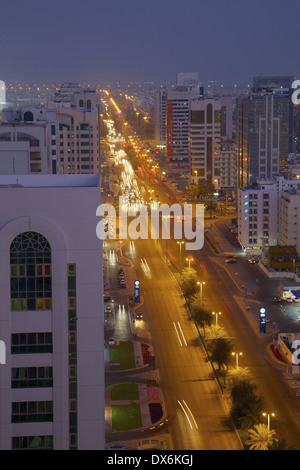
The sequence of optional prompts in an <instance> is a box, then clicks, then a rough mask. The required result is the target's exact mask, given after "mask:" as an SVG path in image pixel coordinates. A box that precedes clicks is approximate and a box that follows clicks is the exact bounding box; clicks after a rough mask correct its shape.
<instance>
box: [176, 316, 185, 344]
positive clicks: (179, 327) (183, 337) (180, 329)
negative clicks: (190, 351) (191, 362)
mask: <svg viewBox="0 0 300 470" xmlns="http://www.w3.org/2000/svg"><path fill="white" fill-rule="evenodd" d="M173 325H174V328H175V331H176V334H177V337H178V341H179V343H180V346H182V345H183V344H182V341H181V339H180V335H179V333H178V330H177V327H176V323H175V322H174V321H173ZM177 325H178V329H179V331H180V333H181V336H182V339H183V342H184V344H185V346H187V342H186V339H185V336H184V334H183V331H182V328H181V326H180V323H179V321H178V322H177Z"/></svg>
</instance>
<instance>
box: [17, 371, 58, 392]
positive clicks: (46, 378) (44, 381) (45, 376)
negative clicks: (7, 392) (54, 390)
mask: <svg viewBox="0 0 300 470" xmlns="http://www.w3.org/2000/svg"><path fill="white" fill-rule="evenodd" d="M33 387H53V379H52V367H50V366H49V367H47V366H46V367H13V368H12V370H11V388H33Z"/></svg>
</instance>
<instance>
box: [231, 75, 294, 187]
mask: <svg viewBox="0 0 300 470" xmlns="http://www.w3.org/2000/svg"><path fill="white" fill-rule="evenodd" d="M292 81H293V77H259V78H254V84H253V89H252V92H251V93H250V94H249V95H248V96H245V97H239V98H237V101H236V154H237V164H238V186H239V187H245V186H248V185H249V184H251V183H252V182H255V181H256V179H257V178H259V179H266V180H270V179H273V178H274V177H275V176H276V175H284V176H287V172H288V155H289V153H291V151H292V148H293V128H294V124H293V112H294V111H293V105H292V101H291V84H292Z"/></svg>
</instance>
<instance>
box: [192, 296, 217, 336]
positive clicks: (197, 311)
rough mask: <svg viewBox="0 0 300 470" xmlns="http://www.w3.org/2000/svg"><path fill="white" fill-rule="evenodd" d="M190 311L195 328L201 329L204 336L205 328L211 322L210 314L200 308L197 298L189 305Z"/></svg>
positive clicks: (199, 301)
mask: <svg viewBox="0 0 300 470" xmlns="http://www.w3.org/2000/svg"><path fill="white" fill-rule="evenodd" d="M190 311H191V315H192V319H193V320H194V322H195V324H196V326H197V327H199V328H203V332H204V336H205V326H210V324H211V322H212V314H211V312H210V311H209V310H206V309H205V308H203V307H202V305H201V300H200V299H199V298H198V297H193V300H192V302H191V304H190Z"/></svg>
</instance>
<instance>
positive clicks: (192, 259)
mask: <svg viewBox="0 0 300 470" xmlns="http://www.w3.org/2000/svg"><path fill="white" fill-rule="evenodd" d="M185 259H186V261H188V262H189V269H191V261H194V258H185Z"/></svg>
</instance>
